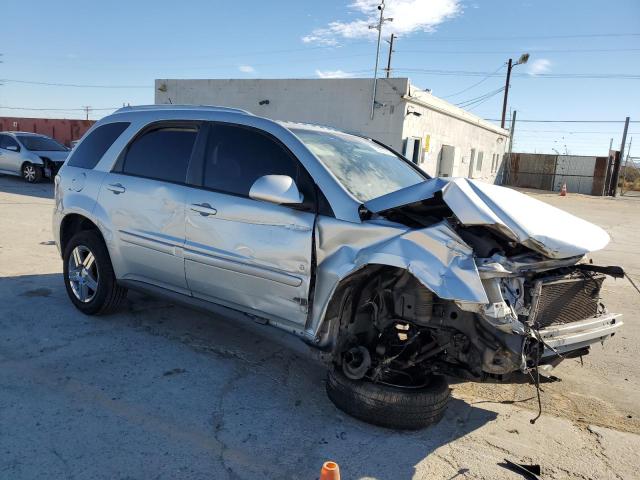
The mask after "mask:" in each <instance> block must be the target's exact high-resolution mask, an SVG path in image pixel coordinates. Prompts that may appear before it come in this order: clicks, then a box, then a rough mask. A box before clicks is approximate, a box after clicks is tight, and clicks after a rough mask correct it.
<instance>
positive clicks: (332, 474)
mask: <svg viewBox="0 0 640 480" xmlns="http://www.w3.org/2000/svg"><path fill="white" fill-rule="evenodd" d="M319 480H340V467H339V466H338V464H337V463H336V462H324V465H322V470H320V479H319Z"/></svg>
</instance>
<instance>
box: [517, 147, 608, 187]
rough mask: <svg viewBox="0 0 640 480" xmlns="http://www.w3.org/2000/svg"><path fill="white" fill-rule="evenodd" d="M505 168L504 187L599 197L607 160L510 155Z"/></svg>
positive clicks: (530, 154)
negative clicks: (564, 189)
mask: <svg viewBox="0 0 640 480" xmlns="http://www.w3.org/2000/svg"><path fill="white" fill-rule="evenodd" d="M506 167H507V168H506V171H505V176H504V185H510V186H513V187H522V188H535V189H539V190H549V191H555V192H558V191H560V189H561V188H562V185H563V184H564V183H566V184H567V190H568V191H569V192H574V193H584V194H588V195H602V190H603V186H604V185H605V180H606V174H607V157H590V156H576V155H545V154H539V153H513V154H512V155H511V160H510V161H507V162H506Z"/></svg>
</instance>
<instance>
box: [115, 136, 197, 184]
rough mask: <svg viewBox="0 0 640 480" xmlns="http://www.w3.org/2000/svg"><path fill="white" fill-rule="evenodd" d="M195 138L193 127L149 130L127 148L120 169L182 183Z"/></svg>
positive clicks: (129, 173) (127, 172)
mask: <svg viewBox="0 0 640 480" xmlns="http://www.w3.org/2000/svg"><path fill="white" fill-rule="evenodd" d="M197 135H198V128H197V127H195V126H189V127H165V128H157V129H155V130H150V131H148V132H146V133H144V134H142V136H140V137H138V138H136V139H135V140H134V141H133V143H132V144H131V145H130V146H129V148H128V149H127V153H126V155H125V158H124V165H123V167H122V170H123V172H124V173H126V174H128V175H136V176H139V177H147V178H153V179H156V180H164V181H167V182H179V183H183V182H184V181H185V180H186V176H187V167H188V166H189V159H190V158H191V151H192V150H193V145H194V144H195V141H196V136H197Z"/></svg>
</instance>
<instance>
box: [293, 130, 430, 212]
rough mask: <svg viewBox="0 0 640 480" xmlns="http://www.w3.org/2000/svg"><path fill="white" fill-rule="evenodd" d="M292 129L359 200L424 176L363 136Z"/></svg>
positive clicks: (400, 187) (384, 192)
mask: <svg viewBox="0 0 640 480" xmlns="http://www.w3.org/2000/svg"><path fill="white" fill-rule="evenodd" d="M292 132H293V133H295V135H296V136H297V137H298V138H299V139H300V140H302V142H303V143H304V144H305V145H306V146H307V148H308V149H309V150H311V152H312V153H313V154H314V155H315V156H316V157H318V159H320V161H321V162H322V163H323V164H324V165H325V166H326V167H327V168H328V169H329V170H330V171H331V173H333V174H334V175H335V176H336V177H337V179H338V180H339V181H340V183H341V184H342V185H343V186H344V187H345V188H346V189H347V190H348V191H349V192H350V193H351V194H352V195H353V196H354V197H356V198H357V199H358V200H359V201H361V202H366V201H367V200H371V199H372V198H377V197H380V196H382V195H386V194H387V193H391V192H395V191H396V190H400V189H402V188H406V187H409V186H411V185H415V184H416V183H420V182H423V181H424V180H426V179H427V177H426V175H421V174H420V173H419V172H418V171H417V170H416V169H415V168H413V167H412V166H411V165H409V164H408V163H407V162H406V161H405V160H403V159H402V158H400V157H399V156H398V155H396V154H395V153H393V152H392V151H391V150H388V149H387V148H384V147H382V146H381V145H378V144H377V143H375V142H373V141H371V140H368V139H366V138H361V137H357V136H355V135H349V134H347V133H341V132H327V131H318V130H305V129H292Z"/></svg>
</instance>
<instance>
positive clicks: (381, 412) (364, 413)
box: [326, 368, 450, 430]
mask: <svg viewBox="0 0 640 480" xmlns="http://www.w3.org/2000/svg"><path fill="white" fill-rule="evenodd" d="M326 388H327V395H328V396H329V398H330V399H331V401H332V402H333V403H334V404H335V405H336V406H337V407H338V408H339V409H340V410H342V411H344V412H345V413H347V414H349V415H351V416H353V417H355V418H357V419H359V420H362V421H365V422H367V423H372V424H374V425H379V426H381V427H387V428H396V429H402V430H418V429H420V428H424V427H427V426H429V425H433V424H435V423H438V421H439V420H440V419H441V418H442V416H443V415H444V412H445V410H446V408H447V403H448V402H449V397H450V391H449V385H448V384H447V381H446V379H445V378H444V377H442V376H440V375H432V376H430V377H428V379H427V382H426V383H425V384H424V385H423V386H420V387H416V388H403V387H395V386H391V385H386V384H381V383H373V382H370V381H367V380H351V379H349V378H347V377H346V376H345V375H344V374H343V373H342V372H341V371H340V370H338V369H336V368H331V369H330V370H329V372H328V375H327V385H326Z"/></svg>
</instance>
